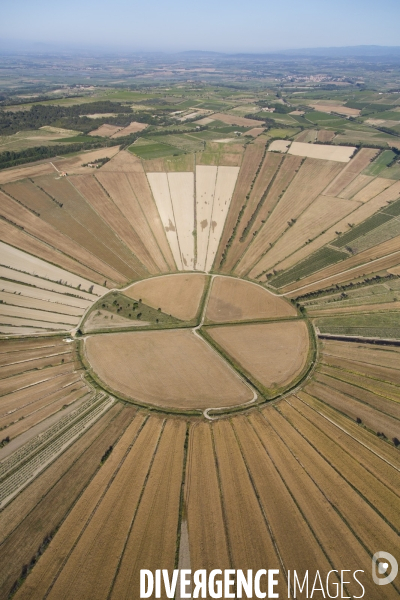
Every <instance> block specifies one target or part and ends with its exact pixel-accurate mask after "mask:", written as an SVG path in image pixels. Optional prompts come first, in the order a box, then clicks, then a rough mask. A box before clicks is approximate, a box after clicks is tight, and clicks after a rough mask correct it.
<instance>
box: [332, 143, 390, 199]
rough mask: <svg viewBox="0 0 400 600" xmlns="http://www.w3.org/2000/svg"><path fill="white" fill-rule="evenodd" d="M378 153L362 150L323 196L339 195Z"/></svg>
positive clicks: (372, 150) (368, 149) (370, 149)
mask: <svg viewBox="0 0 400 600" xmlns="http://www.w3.org/2000/svg"><path fill="white" fill-rule="evenodd" d="M378 152H379V150H375V149H372V148H362V149H361V150H360V151H359V152H357V154H356V155H355V157H354V158H352V159H351V161H350V162H349V163H347V165H346V166H345V167H344V169H343V170H342V171H341V172H340V173H339V175H338V176H337V177H336V178H335V179H334V180H333V181H332V183H331V184H330V185H329V186H328V187H327V188H326V190H325V194H326V195H327V196H337V195H338V194H340V192H341V191H342V190H344V188H345V187H346V186H348V185H349V183H350V182H351V181H353V179H355V178H356V177H357V175H358V174H359V173H361V171H363V170H364V169H365V167H367V166H368V165H369V164H370V162H371V161H372V160H373V159H374V158H375V156H376V155H377V154H378Z"/></svg>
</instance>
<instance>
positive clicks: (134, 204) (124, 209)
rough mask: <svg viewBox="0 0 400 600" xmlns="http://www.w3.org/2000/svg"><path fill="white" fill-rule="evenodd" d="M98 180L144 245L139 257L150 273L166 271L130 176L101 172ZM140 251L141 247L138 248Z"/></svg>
mask: <svg viewBox="0 0 400 600" xmlns="http://www.w3.org/2000/svg"><path fill="white" fill-rule="evenodd" d="M96 179H97V180H98V181H99V183H100V185H101V186H102V187H103V188H104V189H105V191H106V192H107V194H108V196H110V198H111V199H112V200H113V202H114V204H115V205H116V206H117V208H118V209H119V210H120V212H121V214H122V215H123V216H124V218H125V219H126V220H127V221H128V223H129V224H130V226H131V228H132V230H133V231H135V232H136V235H137V238H138V239H139V240H140V241H141V243H142V245H143V251H142V252H141V253H140V254H139V253H137V257H138V258H139V260H140V261H141V262H142V263H143V264H144V265H146V266H147V268H148V269H149V271H150V272H153V273H154V272H157V271H163V270H165V269H166V264H165V261H164V259H163V257H162V254H161V252H160V249H159V247H158V244H157V241H156V240H155V239H154V236H153V232H152V230H151V229H150V226H149V223H148V221H147V217H146V214H145V213H144V212H143V210H142V207H141V205H140V203H139V202H138V199H137V197H136V195H135V193H134V191H133V189H132V186H131V185H130V181H129V179H128V175H126V174H125V173H109V172H107V171H106V172H104V173H102V172H99V173H98V174H97V175H96ZM138 250H139V247H138Z"/></svg>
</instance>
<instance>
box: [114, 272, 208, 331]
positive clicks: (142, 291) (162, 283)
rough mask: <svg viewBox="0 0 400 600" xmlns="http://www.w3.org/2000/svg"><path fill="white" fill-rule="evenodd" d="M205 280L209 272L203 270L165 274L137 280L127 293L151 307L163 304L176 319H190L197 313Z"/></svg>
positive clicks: (165, 309)
mask: <svg viewBox="0 0 400 600" xmlns="http://www.w3.org/2000/svg"><path fill="white" fill-rule="evenodd" d="M206 281H207V276H206V275H202V274H201V273H191V274H188V275H183V274H178V275H166V276H163V277H155V278H154V279H146V280H145V281H139V282H138V283H134V284H133V285H131V286H130V287H129V288H128V289H127V290H125V291H124V294H125V295H126V296H129V298H133V299H134V300H142V302H143V303H144V304H147V305H148V306H151V307H152V308H155V309H158V308H161V310H162V312H164V313H167V314H168V315H172V316H173V317H176V318H177V319H181V320H182V321H190V320H191V319H194V318H195V317H196V315H197V313H198V310H199V306H200V301H201V298H202V296H203V293H204V287H205V284H206Z"/></svg>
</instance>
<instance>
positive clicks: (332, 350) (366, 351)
mask: <svg viewBox="0 0 400 600" xmlns="http://www.w3.org/2000/svg"><path fill="white" fill-rule="evenodd" d="M322 348H323V353H324V354H329V355H332V356H339V357H340V358H348V359H349V360H353V359H354V356H355V350H356V355H357V361H359V362H366V363H369V364H373V365H380V366H382V367H391V368H392V369H399V370H400V362H399V361H400V356H399V354H400V351H399V349H398V348H396V347H393V348H392V347H387V346H379V345H376V344H356V343H351V344H349V343H348V342H339V341H336V340H322Z"/></svg>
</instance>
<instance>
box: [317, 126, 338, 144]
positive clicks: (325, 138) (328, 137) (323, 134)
mask: <svg viewBox="0 0 400 600" xmlns="http://www.w3.org/2000/svg"><path fill="white" fill-rule="evenodd" d="M334 137H335V132H334V131H329V129H320V130H319V131H318V135H317V140H318V142H322V143H323V144H324V143H326V142H331V141H332V140H333V138H334Z"/></svg>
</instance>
